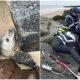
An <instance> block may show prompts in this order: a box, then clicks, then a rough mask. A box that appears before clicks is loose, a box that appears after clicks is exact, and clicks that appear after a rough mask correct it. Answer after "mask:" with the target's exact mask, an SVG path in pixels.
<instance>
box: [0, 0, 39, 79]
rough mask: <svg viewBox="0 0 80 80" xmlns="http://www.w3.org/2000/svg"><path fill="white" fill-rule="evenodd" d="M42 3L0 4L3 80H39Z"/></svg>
mask: <svg viewBox="0 0 80 80" xmlns="http://www.w3.org/2000/svg"><path fill="white" fill-rule="evenodd" d="M39 22H40V1H0V28H1V30H0V79H39V67H40V51H39V27H40V25H39Z"/></svg>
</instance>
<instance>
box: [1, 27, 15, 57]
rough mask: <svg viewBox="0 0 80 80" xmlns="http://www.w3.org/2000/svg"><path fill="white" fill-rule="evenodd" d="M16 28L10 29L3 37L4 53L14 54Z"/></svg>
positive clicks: (7, 54)
mask: <svg viewBox="0 0 80 80" xmlns="http://www.w3.org/2000/svg"><path fill="white" fill-rule="evenodd" d="M15 45H16V44H15V30H14V29H13V28H11V29H9V30H8V31H7V32H6V34H5V35H4V36H3V38H2V45H1V48H2V51H1V52H2V55H4V56H13V55H14V50H15Z"/></svg>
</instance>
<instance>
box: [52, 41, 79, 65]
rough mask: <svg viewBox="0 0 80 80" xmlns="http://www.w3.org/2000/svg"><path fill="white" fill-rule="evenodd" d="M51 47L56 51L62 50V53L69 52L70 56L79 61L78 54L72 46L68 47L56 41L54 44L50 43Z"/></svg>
mask: <svg viewBox="0 0 80 80" xmlns="http://www.w3.org/2000/svg"><path fill="white" fill-rule="evenodd" d="M52 48H53V50H55V51H56V52H63V53H69V54H71V55H72V57H73V58H74V59H75V60H76V61H77V62H78V63H80V55H79V54H78V52H77V50H75V49H74V48H72V47H69V46H65V45H60V44H59V43H58V42H55V43H54V44H52Z"/></svg>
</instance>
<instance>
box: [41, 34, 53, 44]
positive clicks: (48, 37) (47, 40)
mask: <svg viewBox="0 0 80 80" xmlns="http://www.w3.org/2000/svg"><path fill="white" fill-rule="evenodd" d="M53 38H54V35H53V34H49V35H46V36H44V37H41V38H40V42H44V43H49V44H50V43H51V42H52V40H53Z"/></svg>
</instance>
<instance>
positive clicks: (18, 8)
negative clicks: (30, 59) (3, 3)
mask: <svg viewBox="0 0 80 80" xmlns="http://www.w3.org/2000/svg"><path fill="white" fill-rule="evenodd" d="M8 5H9V7H10V12H11V16H12V19H13V22H14V24H15V27H16V30H17V33H18V42H19V44H20V45H19V47H20V48H21V49H20V50H22V51H27V49H28V50H29V51H31V50H32V51H35V50H39V46H38V44H39V43H38V42H39V22H40V19H39V18H40V12H39V10H40V2H39V1H10V2H8ZM32 36H33V37H32ZM35 39H36V40H35ZM28 42H29V43H28ZM25 44H26V45H27V46H29V47H27V46H26V45H25ZM35 45H36V47H37V49H36V48H35V47H32V46H35ZM30 46H31V47H30ZM22 48H24V49H22ZM32 48H33V49H32Z"/></svg>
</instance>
